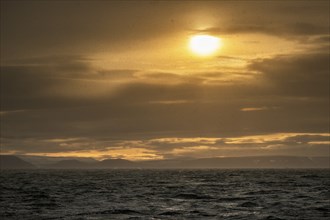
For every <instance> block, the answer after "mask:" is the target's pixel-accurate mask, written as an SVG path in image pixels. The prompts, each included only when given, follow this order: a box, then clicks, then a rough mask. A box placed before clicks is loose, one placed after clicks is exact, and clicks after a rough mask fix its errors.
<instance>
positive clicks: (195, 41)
mask: <svg viewBox="0 0 330 220" xmlns="http://www.w3.org/2000/svg"><path fill="white" fill-rule="evenodd" d="M220 46H221V39H220V38H218V37H213V36H210V35H195V36H193V37H191V38H190V42H189V47H190V49H191V50H192V52H194V53H195V54H197V55H200V56H208V55H211V54H213V53H215V52H216V51H217V50H218V49H219V48H220Z"/></svg>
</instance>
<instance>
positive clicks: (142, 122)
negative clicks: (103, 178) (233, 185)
mask: <svg viewBox="0 0 330 220" xmlns="http://www.w3.org/2000/svg"><path fill="white" fill-rule="evenodd" d="M328 10H329V1H306V2H305V1H191V2H190V1H184V2H183V1H181V2H179V1H6V0H4V1H1V73H0V79H1V100H0V101H1V111H0V119H1V124H0V125H1V153H3V154H27V155H47V156H81V157H94V158H96V159H103V158H123V159H131V160H146V159H168V158H178V157H217V156H219V157H223V156H252V155H297V156H324V155H329V151H330V148H329V143H330V141H329V75H330V74H329V39H330V38H329V36H330V35H329V11H328ZM201 34H203V35H210V36H214V37H217V38H218V39H220V41H221V47H220V48H219V49H218V50H217V51H215V52H214V53H213V54H211V55H209V56H200V55H199V54H196V53H194V52H193V51H191V49H190V48H189V40H190V39H191V37H193V36H196V35H201Z"/></svg>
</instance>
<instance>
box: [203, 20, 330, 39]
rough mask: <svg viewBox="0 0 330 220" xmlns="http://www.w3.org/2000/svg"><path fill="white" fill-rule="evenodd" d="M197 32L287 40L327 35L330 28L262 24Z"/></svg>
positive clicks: (302, 24) (214, 28)
mask: <svg viewBox="0 0 330 220" xmlns="http://www.w3.org/2000/svg"><path fill="white" fill-rule="evenodd" d="M197 32H205V33H210V34H217V35H220V36H222V35H228V34H229V35H231V34H253V33H258V34H266V35H271V36H278V37H285V38H293V37H295V38H299V37H304V36H305V37H306V36H307V37H309V36H314V35H326V34H329V26H326V25H324V26H322V25H318V24H313V23H302V22H296V23H293V24H290V23H289V24H276V23H269V24H260V25H246V24H239V25H235V24H234V25H231V26H228V27H221V28H220V27H213V28H208V29H203V30H197Z"/></svg>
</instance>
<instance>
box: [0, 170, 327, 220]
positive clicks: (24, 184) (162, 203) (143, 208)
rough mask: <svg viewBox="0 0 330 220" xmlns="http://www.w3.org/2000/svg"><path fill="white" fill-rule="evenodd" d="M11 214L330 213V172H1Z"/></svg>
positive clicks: (2, 203)
mask: <svg viewBox="0 0 330 220" xmlns="http://www.w3.org/2000/svg"><path fill="white" fill-rule="evenodd" d="M0 183H1V186H0V190H1V191H0V193H1V200H0V208H1V218H0V219H2V220H4V219H24V220H25V219H306V220H307V219H308V220H311V219H315V220H321V219H330V172H329V170H71V171H68V170H35V171H1V176H0Z"/></svg>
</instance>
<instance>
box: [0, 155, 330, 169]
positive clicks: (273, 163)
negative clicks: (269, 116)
mask: <svg viewBox="0 0 330 220" xmlns="http://www.w3.org/2000/svg"><path fill="white" fill-rule="evenodd" d="M22 158H23V159H22ZM38 159H39V160H35V162H34V163H33V160H31V158H30V159H29V162H28V161H26V160H24V156H14V155H0V168H1V169H38V168H39V169H175V168H180V169H199V168H205V169H207V168H219V169H221V168H237V169H240V168H252V169H256V168H260V169H261V168H274V169H276V168H279V169H280V168H330V157H295V156H255V157H223V158H200V159H172V160H151V161H129V160H123V159H106V160H102V161H97V160H93V159H87V160H86V158H69V159H67V158H56V160H54V159H53V158H48V159H49V160H48V163H38V161H39V162H40V161H44V160H43V159H40V158H38ZM46 159H47V158H46ZM46 159H45V160H46ZM52 159H53V160H52ZM36 161H37V162H36ZM49 161H53V162H49Z"/></svg>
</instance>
